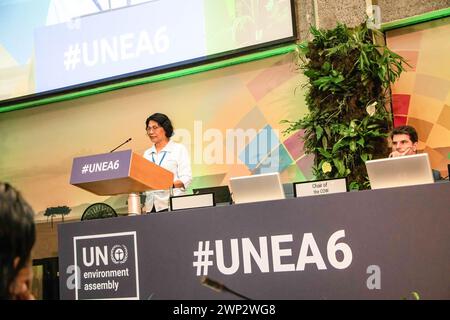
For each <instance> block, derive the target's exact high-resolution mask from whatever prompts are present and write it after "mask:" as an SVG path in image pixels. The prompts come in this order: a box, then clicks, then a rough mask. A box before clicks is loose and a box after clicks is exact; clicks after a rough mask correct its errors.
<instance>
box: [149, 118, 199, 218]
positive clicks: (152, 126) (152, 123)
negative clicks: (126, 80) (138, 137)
mask: <svg viewBox="0 0 450 320" xmlns="http://www.w3.org/2000/svg"><path fill="white" fill-rule="evenodd" d="M145 128H146V130H147V135H148V136H149V138H150V140H151V142H152V143H153V146H152V147H151V148H150V149H147V150H146V151H145V152H144V158H146V159H147V160H149V161H151V162H153V163H155V164H157V165H159V166H161V167H163V168H164V169H167V170H169V171H171V172H172V173H173V175H174V178H173V179H174V181H173V186H172V187H173V195H174V196H178V195H180V194H183V193H184V191H185V189H186V188H188V187H189V185H190V183H191V181H192V170H191V161H190V158H189V155H188V152H187V149H186V147H185V146H184V145H182V144H180V143H176V142H173V141H172V140H170V137H172V135H173V126H172V122H171V121H170V119H169V118H168V117H167V116H166V115H165V114H162V113H154V114H152V115H151V116H150V117H148V118H147V120H146V121H145ZM169 196H170V193H169V190H152V191H146V192H145V205H144V210H145V212H147V213H150V212H160V211H168V208H169Z"/></svg>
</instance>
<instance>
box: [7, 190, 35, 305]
mask: <svg viewBox="0 0 450 320" xmlns="http://www.w3.org/2000/svg"><path fill="white" fill-rule="evenodd" d="M35 240H36V229H35V224H34V211H33V209H32V208H31V207H30V205H29V204H28V203H27V202H26V201H25V199H24V198H23V197H22V195H21V194H20V193H19V192H18V191H17V190H16V189H14V187H12V186H11V185H9V184H8V183H2V182H0V299H1V300H34V296H33V295H32V294H31V288H30V284H31V280H32V278H33V269H32V262H31V249H32V248H33V246H34V243H35Z"/></svg>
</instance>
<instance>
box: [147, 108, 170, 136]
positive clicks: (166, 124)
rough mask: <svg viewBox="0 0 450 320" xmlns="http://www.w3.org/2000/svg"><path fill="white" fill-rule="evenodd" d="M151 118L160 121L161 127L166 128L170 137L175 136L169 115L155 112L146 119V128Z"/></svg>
mask: <svg viewBox="0 0 450 320" xmlns="http://www.w3.org/2000/svg"><path fill="white" fill-rule="evenodd" d="M150 120H152V121H155V122H156V123H158V124H159V125H160V126H161V127H163V128H164V131H165V132H166V137H167V138H170V137H171V136H173V126H172V122H171V121H170V119H169V117H168V116H166V115H165V114H162V113H154V114H152V115H151V116H150V117H148V118H147V120H145V129H147V128H148V123H149V122H150Z"/></svg>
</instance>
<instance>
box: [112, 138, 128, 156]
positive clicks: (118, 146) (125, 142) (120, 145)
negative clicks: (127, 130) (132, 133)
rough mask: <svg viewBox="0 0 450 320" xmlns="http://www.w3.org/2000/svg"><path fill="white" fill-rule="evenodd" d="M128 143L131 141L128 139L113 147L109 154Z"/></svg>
mask: <svg viewBox="0 0 450 320" xmlns="http://www.w3.org/2000/svg"><path fill="white" fill-rule="evenodd" d="M130 141H131V138H128V139H127V140H126V141H125V142H122V143H121V144H119V145H118V146H117V147H115V148H114V149H112V150H111V151H110V153H111V152H114V151H116V150H117V149H119V148H120V147H121V146H123V145H124V144H125V143H128V142H130Z"/></svg>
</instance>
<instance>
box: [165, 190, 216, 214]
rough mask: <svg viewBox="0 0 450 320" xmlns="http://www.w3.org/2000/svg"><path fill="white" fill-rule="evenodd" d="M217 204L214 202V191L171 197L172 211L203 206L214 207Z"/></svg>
mask: <svg viewBox="0 0 450 320" xmlns="http://www.w3.org/2000/svg"><path fill="white" fill-rule="evenodd" d="M215 205H216V203H215V202H214V193H212V192H211V193H205V194H193V195H186V196H178V197H170V209H171V210H172V211H174V210H181V209H191V208H201V207H213V206H215Z"/></svg>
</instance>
